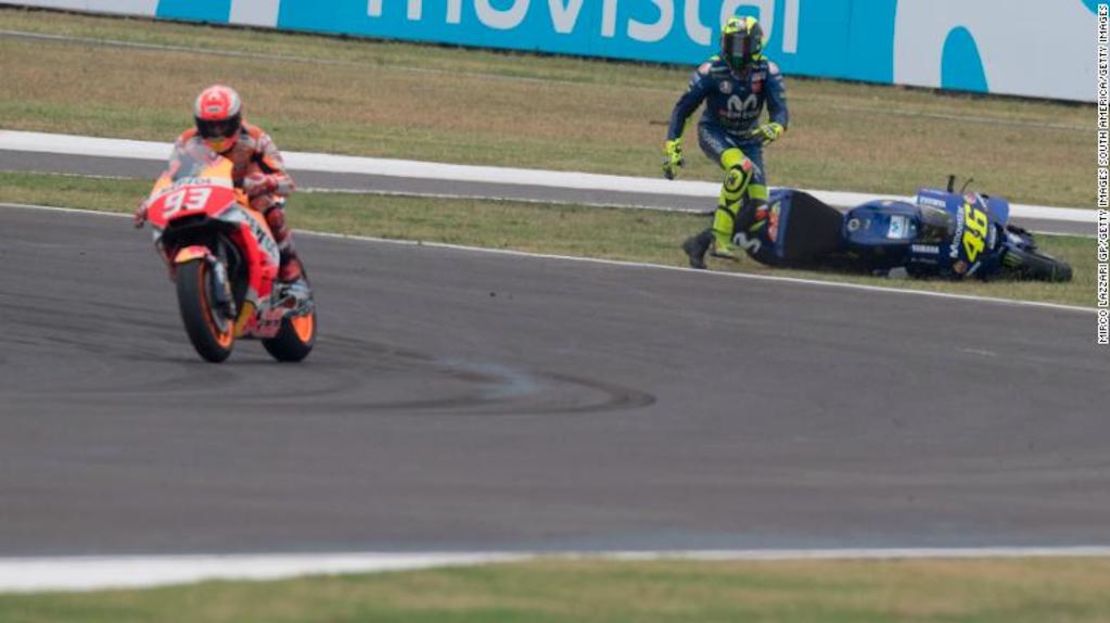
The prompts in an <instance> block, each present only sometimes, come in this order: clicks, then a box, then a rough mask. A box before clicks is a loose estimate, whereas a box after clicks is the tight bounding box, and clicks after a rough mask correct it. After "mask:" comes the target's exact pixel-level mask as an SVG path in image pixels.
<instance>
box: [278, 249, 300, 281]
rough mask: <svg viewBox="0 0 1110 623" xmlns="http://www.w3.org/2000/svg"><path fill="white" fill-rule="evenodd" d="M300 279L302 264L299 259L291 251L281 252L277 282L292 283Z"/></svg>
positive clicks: (295, 253) (294, 252)
mask: <svg viewBox="0 0 1110 623" xmlns="http://www.w3.org/2000/svg"><path fill="white" fill-rule="evenodd" d="M300 279H304V264H302V263H301V258H300V257H298V256H297V252H296V251H294V250H292V249H290V250H289V251H288V252H285V251H282V253H281V266H280V268H278V281H280V282H282V283H293V282H294V281H298V280H300Z"/></svg>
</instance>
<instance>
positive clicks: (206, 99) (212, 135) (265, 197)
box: [135, 84, 304, 283]
mask: <svg viewBox="0 0 1110 623" xmlns="http://www.w3.org/2000/svg"><path fill="white" fill-rule="evenodd" d="M242 110H243V105H242V100H241V99H240V98H239V94H238V93H236V92H235V90H234V89H232V88H230V87H226V86H223V85H218V84H217V85H213V86H210V87H208V88H207V89H205V90H204V91H202V92H201V94H200V95H199V96H198V97H197V100H196V104H195V105H194V107H193V117H194V119H195V120H196V127H195V128H190V129H188V130H185V131H184V132H182V133H181V136H179V137H178V138H177V146H178V147H181V146H184V145H185V144H187V143H188V142H189V141H198V140H199V141H204V143H205V144H206V145H207V146H208V147H209V148H210V149H211V150H212V151H214V152H216V153H218V154H220V155H222V156H224V157H225V158H227V159H229V160H231V162H232V163H233V164H234V170H233V174H232V175H233V177H234V180H235V185H236V186H239V187H241V188H242V189H243V191H244V192H246V194H247V197H249V198H250V204H251V207H252V208H254V209H255V210H258V211H259V212H260V213H262V214H263V215H264V216H265V217H266V222H267V223H268V224H269V226H270V230H271V232H272V233H273V234H274V239H275V240H276V241H277V243H278V249H279V250H280V251H281V268H280V270H279V272H278V280H280V281H283V282H286V283H291V282H294V281H296V280H298V279H300V278H302V276H303V275H304V267H303V266H302V264H301V260H300V258H299V257H298V256H297V251H296V249H295V248H294V247H293V232H292V231H291V230H290V229H289V226H288V225H286V223H285V198H286V197H287V196H289V194H290V193H292V192H293V190H294V188H295V186H294V184H293V178H291V177H290V176H289V173H288V172H286V170H285V162H284V161H283V160H282V157H281V152H279V151H278V149H277V146H275V145H274V142H273V140H271V139H270V135H269V134H267V133H266V132H264V131H262V129H261V128H259V127H258V126H255V125H252V124H250V123H247V122H246V121H244V120H243V117H242ZM145 220H146V203H145V202H144V203H143V204H141V205H140V206H139V209H138V211H136V213H135V224H136V226H141V225H142V224H143V222H145Z"/></svg>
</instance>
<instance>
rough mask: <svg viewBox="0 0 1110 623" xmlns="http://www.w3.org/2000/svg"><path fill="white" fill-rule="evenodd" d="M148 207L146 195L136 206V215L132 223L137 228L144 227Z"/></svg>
mask: <svg viewBox="0 0 1110 623" xmlns="http://www.w3.org/2000/svg"><path fill="white" fill-rule="evenodd" d="M146 209H147V202H146V198H145V197H144V198H142V199H140V200H139V205H138V206H137V207H136V208H135V216H134V220H133V221H132V224H133V225H135V229H142V227H143V224H144V223H146Z"/></svg>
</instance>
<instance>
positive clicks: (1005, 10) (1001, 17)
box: [9, 0, 1097, 101]
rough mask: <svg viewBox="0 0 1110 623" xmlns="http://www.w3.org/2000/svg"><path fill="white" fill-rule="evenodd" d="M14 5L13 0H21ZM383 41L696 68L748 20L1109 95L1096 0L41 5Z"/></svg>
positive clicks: (841, 61)
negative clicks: (1099, 74) (724, 29)
mask: <svg viewBox="0 0 1110 623" xmlns="http://www.w3.org/2000/svg"><path fill="white" fill-rule="evenodd" d="M9 1H10V0H9ZM22 4H29V5H40V6H54V7H59V6H60V7H61V8H70V9H77V10H90V11H102V12H118V13H142V14H151V13H153V14H154V15H156V16H157V17H161V18H167V19H179V20H191V21H204V22H216V23H234V24H247V25H256V26H269V27H275V28H280V29H288V30H299V31H313V32H320V33H332V34H347V35H356V36H365V37H374V38H385V39H400V40H408V41H426V42H435V43H451V44H459V45H466V46H480V47H487V48H503V49H513V50H532V51H540V52H549V53H550V52H553V53H563V54H574V55H582V56H598V57H606V58H617V59H629V60H641V61H654V62H666V63H688V64H691V65H693V64H696V63H699V62H701V61H703V60H704V59H705V58H706V57H708V56H710V55H711V54H713V53H715V52H716V49H717V37H718V34H717V33H718V31H719V29H720V25H721V24H722V23H723V22H724V20H725V19H726V18H727V17H728V16H730V15H734V14H744V15H751V16H754V17H756V18H758V19H759V20H760V21H761V22H763V24H764V29H765V31H766V33H767V35H768V41H767V46H766V52H767V55H768V56H769V57H770V58H771V59H772V60H774V61H776V62H778V63H779V65H780V66H781V67H782V68H783V71H784V72H785V73H786V74H787V75H802V76H814V77H826V78H840V79H848V80H864V81H868V82H878V83H884V84H892V83H893V84H910V85H918V86H926V87H936V88H946V89H958V90H965V91H980V92H991V93H1007V94H1014V95H1026V96H1032V97H1046V98H1052V99H1068V100H1078V101H1094V100H1095V84H1096V83H1095V69H1096V67H1095V65H1096V63H1097V57H1096V54H1095V52H1094V51H1095V45H1096V41H1095V38H1096V30H1097V19H1096V16H1095V9H1096V3H1095V2H1093V1H1092V0H1052V1H1051V2H1049V1H1048V0H974V1H969V0H27V1H26V2H23V3H22Z"/></svg>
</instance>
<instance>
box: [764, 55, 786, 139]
mask: <svg viewBox="0 0 1110 623" xmlns="http://www.w3.org/2000/svg"><path fill="white" fill-rule="evenodd" d="M767 65H768V67H767V112H768V113H769V114H770V115H771V122H772V123H778V124H781V125H782V127H783V129H786V128H787V127H788V126H789V125H790V110H789V109H788V108H787V106H786V82H785V81H784V80H783V78H782V71H781V70H780V69H779V66H778V65H777V64H775V63H771V62H768V64H767Z"/></svg>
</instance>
